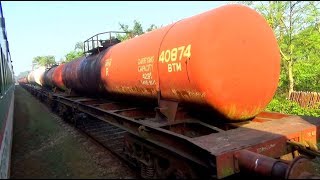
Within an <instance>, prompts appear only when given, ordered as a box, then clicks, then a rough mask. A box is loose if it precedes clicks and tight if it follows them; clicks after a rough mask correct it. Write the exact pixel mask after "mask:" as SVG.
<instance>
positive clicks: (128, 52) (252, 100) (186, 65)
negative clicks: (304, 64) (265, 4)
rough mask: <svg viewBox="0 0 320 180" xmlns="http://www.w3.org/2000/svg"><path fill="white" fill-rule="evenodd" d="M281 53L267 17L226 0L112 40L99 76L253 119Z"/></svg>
mask: <svg viewBox="0 0 320 180" xmlns="http://www.w3.org/2000/svg"><path fill="white" fill-rule="evenodd" d="M279 74H280V53H279V48H278V45H277V41H276V38H275V36H274V33H273V31H272V29H271V28H270V27H269V25H268V23H267V22H266V20H265V19H264V18H263V17H262V16H261V15H260V14H258V13H257V12H256V11H254V10H253V9H250V8H248V7H246V6H242V5H226V6H222V7H219V8H217V9H214V10H211V11H208V12H205V13H202V14H199V15H196V16H193V17H190V18H186V19H183V20H180V21H178V22H176V23H174V24H171V25H168V26H166V27H163V28H160V29H157V30H154V31H152V32H148V33H145V34H143V35H141V36H138V37H135V38H133V39H130V40H127V41H124V42H122V43H119V44H116V45H114V46H113V47H111V48H110V49H109V50H108V52H107V53H106V54H105V55H104V57H103V58H102V64H101V79H102V81H103V84H104V87H105V89H106V91H107V92H109V93H120V94H128V95H132V96H144V97H154V98H156V97H157V92H160V94H161V98H162V99H164V100H174V101H179V102H192V103H197V104H201V105H206V106H210V107H212V108H213V109H214V110H216V111H218V112H220V113H221V114H222V115H224V116H225V117H226V118H228V119H230V120H244V119H249V118H252V117H254V116H255V115H257V114H258V113H259V112H261V111H262V110H263V109H264V108H265V107H266V105H267V104H268V103H269V102H270V100H271V99H272V97H273V95H274V93H275V91H276V88H277V84H278V79H279Z"/></svg>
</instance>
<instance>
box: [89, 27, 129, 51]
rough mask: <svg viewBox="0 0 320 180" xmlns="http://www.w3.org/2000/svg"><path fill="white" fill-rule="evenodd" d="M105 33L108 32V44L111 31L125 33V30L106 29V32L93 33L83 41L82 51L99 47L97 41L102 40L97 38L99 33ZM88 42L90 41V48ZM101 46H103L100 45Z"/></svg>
mask: <svg viewBox="0 0 320 180" xmlns="http://www.w3.org/2000/svg"><path fill="white" fill-rule="evenodd" d="M107 33H109V42H110V44H111V40H112V39H111V34H112V33H127V32H122V31H107V32H102V33H98V34H95V35H93V36H91V37H90V38H88V39H87V40H85V41H84V42H83V51H84V52H85V53H86V52H89V51H90V50H92V49H95V48H99V47H101V46H99V44H98V43H99V42H101V41H103V40H101V39H100V40H99V35H101V34H107ZM95 37H96V39H95ZM105 41H107V40H105ZM90 42H92V44H91V48H90ZM95 42H97V43H95ZM102 47H103V46H102Z"/></svg>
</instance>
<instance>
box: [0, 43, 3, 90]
mask: <svg viewBox="0 0 320 180" xmlns="http://www.w3.org/2000/svg"><path fill="white" fill-rule="evenodd" d="M0 51H1V53H0V56H1V57H0V61H1V62H0V96H2V95H3V92H4V84H3V83H4V81H3V79H4V76H3V75H4V74H3V69H4V66H3V60H2V59H3V56H2V47H1V46H0Z"/></svg>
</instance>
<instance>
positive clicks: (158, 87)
mask: <svg viewBox="0 0 320 180" xmlns="http://www.w3.org/2000/svg"><path fill="white" fill-rule="evenodd" d="M180 21H181V20H179V21H177V22H175V23H174V24H172V26H171V27H170V28H169V29H168V30H167V32H166V33H165V34H164V36H163V38H162V40H161V42H160V45H159V50H158V56H157V57H158V59H157V63H156V64H157V73H158V83H157V86H156V88H157V91H158V92H159V96H158V98H160V99H161V91H160V74H159V57H160V50H161V46H162V43H163V41H164V38H165V37H166V36H167V34H168V32H169V31H170V29H171V28H173V26H175V25H176V24H177V23H178V22H180ZM158 100H159V99H158Z"/></svg>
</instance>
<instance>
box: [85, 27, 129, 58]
mask: <svg viewBox="0 0 320 180" xmlns="http://www.w3.org/2000/svg"><path fill="white" fill-rule="evenodd" d="M122 33H126V32H121V31H107V32H102V33H98V34H96V35H94V36H92V37H90V38H88V39H87V40H85V41H84V42H83V52H84V53H85V54H96V53H99V52H101V51H102V50H104V49H107V48H108V47H110V46H113V45H115V44H117V43H119V42H120V40H119V39H117V37H116V35H117V34H122ZM106 36H107V37H106Z"/></svg>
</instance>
